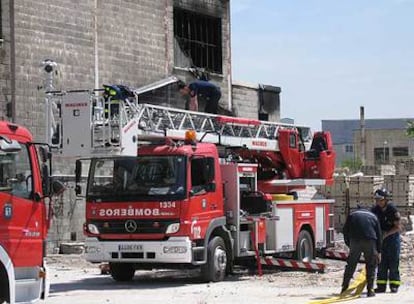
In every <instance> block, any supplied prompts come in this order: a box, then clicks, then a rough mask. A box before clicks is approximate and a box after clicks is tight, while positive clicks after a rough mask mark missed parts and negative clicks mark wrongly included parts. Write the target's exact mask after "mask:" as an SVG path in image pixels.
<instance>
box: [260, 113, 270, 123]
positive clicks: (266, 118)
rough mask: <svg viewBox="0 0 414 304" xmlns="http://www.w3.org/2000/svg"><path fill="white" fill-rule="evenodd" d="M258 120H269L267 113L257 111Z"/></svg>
mask: <svg viewBox="0 0 414 304" xmlns="http://www.w3.org/2000/svg"><path fill="white" fill-rule="evenodd" d="M259 120H261V121H269V114H267V113H259Z"/></svg>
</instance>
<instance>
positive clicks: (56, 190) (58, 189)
mask: <svg viewBox="0 0 414 304" xmlns="http://www.w3.org/2000/svg"><path fill="white" fill-rule="evenodd" d="M51 190H52V191H51V195H60V194H62V193H63V191H65V190H66V186H65V185H64V184H63V183H62V182H61V181H58V180H55V181H53V182H52V189H51Z"/></svg>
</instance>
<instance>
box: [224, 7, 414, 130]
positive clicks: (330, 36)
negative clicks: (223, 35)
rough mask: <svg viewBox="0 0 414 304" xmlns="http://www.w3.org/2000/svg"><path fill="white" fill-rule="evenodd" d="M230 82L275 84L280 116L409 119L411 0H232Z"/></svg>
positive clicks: (412, 92)
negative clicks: (278, 89) (361, 114)
mask: <svg viewBox="0 0 414 304" xmlns="http://www.w3.org/2000/svg"><path fill="white" fill-rule="evenodd" d="M230 5H231V35H232V37H231V44H232V77H233V81H240V82H247V83H252V84H258V83H261V84H266V85H274V86H280V87H281V88H282V93H281V118H284V117H289V118H293V119H295V123H297V124H304V125H308V126H310V127H312V129H314V130H315V129H316V130H319V129H321V120H332V119H359V109H360V106H364V107H365V118H367V119H369V118H410V117H414V0H345V1H344V0H342V1H339V0H233V1H231V2H230Z"/></svg>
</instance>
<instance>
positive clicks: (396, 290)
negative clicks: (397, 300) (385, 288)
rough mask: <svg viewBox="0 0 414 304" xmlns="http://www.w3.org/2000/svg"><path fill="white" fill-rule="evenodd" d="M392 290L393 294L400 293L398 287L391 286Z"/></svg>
mask: <svg viewBox="0 0 414 304" xmlns="http://www.w3.org/2000/svg"><path fill="white" fill-rule="evenodd" d="M390 289H391V292H392V293H397V292H398V285H394V284H390Z"/></svg>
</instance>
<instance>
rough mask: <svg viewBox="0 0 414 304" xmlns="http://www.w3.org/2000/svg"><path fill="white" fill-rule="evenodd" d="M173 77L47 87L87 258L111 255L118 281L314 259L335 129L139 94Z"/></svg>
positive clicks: (217, 276) (328, 221) (325, 227)
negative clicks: (100, 87) (70, 161)
mask: <svg viewBox="0 0 414 304" xmlns="http://www.w3.org/2000/svg"><path fill="white" fill-rule="evenodd" d="M175 81H177V79H176V78H175V77H170V78H168V79H166V80H163V81H160V82H157V83H154V84H152V85H149V86H146V87H143V88H140V89H136V90H130V91H129V92H128V94H127V96H120V95H122V94H120V93H119V92H120V91H122V87H121V88H120V87H116V86H114V87H113V88H111V87H109V90H111V89H113V90H114V93H113V94H109V96H108V94H105V93H104V94H101V92H98V94H97V93H96V92H93V91H80V90H76V91H72V92H70V91H68V92H49V97H50V98H49V100H50V103H51V105H50V109H51V110H50V111H49V113H50V121H51V124H50V125H51V126H52V128H50V130H51V134H50V135H51V144H52V145H54V146H55V147H56V149H57V150H58V151H59V153H62V154H63V155H72V156H77V157H78V158H80V159H78V160H77V161H76V182H77V194H78V195H83V196H84V197H85V199H86V219H85V225H84V232H85V235H86V259H87V260H89V261H91V262H98V263H99V262H109V264H110V269H111V275H112V277H113V278H114V279H115V280H117V281H126V280H131V279H132V278H133V277H134V273H135V270H137V269H148V268H151V269H153V268H169V267H187V268H193V267H199V268H200V269H201V273H202V276H203V277H204V278H205V279H206V280H207V281H220V280H222V279H223V278H224V276H225V275H226V273H228V272H230V271H231V270H232V267H233V265H235V264H237V263H239V262H241V261H243V260H245V259H257V258H258V256H279V255H284V256H286V255H292V257H295V258H296V259H298V260H301V261H310V260H312V259H313V258H314V256H315V254H316V251H317V250H322V249H324V248H327V247H329V246H331V245H332V243H333V214H332V210H333V208H332V205H333V201H332V200H328V199H325V198H323V197H320V196H318V194H317V193H316V191H315V189H314V188H313V186H315V185H320V184H324V183H329V182H330V181H331V180H332V174H333V170H334V164H335V155H334V151H333V149H332V141H331V138H330V134H329V133H327V132H317V133H315V134H314V135H313V136H312V135H311V133H310V130H309V128H307V127H304V126H296V125H291V124H281V123H273V122H262V121H258V120H253V119H243V118H237V117H228V116H221V115H214V114H206V113H200V112H192V111H184V110H179V109H172V108H167V107H161V106H156V105H150V104H142V103H140V102H139V101H138V98H139V95H140V94H141V93H143V92H145V91H148V90H153V89H154V88H158V87H161V86H164V85H168V84H171V83H174V82H175ZM105 91H106V92H108V87H107V88H106V90H105ZM115 101H116V103H115ZM53 103H58V106H56V105H54V104H53ZM114 105H116V107H115V106H114ZM54 109H55V110H54ZM56 109H57V110H56ZM85 163H88V164H89V169H88V174H87V183H86V188H83V187H82V185H81V183H80V181H81V177H82V175H83V174H86V173H85V170H82V169H84V166H83V164H85Z"/></svg>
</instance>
